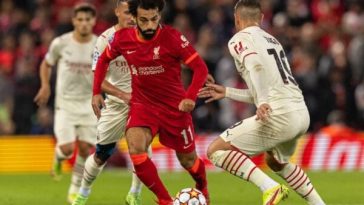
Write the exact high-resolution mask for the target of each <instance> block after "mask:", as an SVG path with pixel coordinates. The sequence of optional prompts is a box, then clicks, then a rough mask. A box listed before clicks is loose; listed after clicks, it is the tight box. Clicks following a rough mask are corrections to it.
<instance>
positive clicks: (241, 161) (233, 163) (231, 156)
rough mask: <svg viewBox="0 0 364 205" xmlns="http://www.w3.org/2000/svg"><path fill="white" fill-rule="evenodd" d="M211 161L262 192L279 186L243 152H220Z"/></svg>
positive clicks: (215, 153) (214, 154)
mask: <svg viewBox="0 0 364 205" xmlns="http://www.w3.org/2000/svg"><path fill="white" fill-rule="evenodd" d="M210 160H211V162H212V163H213V164H214V165H215V166H217V167H220V168H222V169H224V170H226V171H228V172H230V173H231V174H233V175H235V176H237V177H240V178H242V179H245V180H246V181H250V182H252V183H253V184H255V185H257V186H258V187H259V189H260V190H261V191H262V192H264V191H266V190H268V189H270V188H273V187H274V186H277V185H278V183H277V182H275V181H274V180H273V179H271V178H270V177H269V176H268V175H266V174H265V173H264V172H263V171H262V170H261V169H259V168H258V167H257V166H256V165H255V164H254V162H252V161H251V160H250V158H249V157H248V156H246V155H245V154H244V153H242V152H239V151H232V150H227V151H224V150H218V151H216V152H214V153H213V154H212V155H211V156H210Z"/></svg>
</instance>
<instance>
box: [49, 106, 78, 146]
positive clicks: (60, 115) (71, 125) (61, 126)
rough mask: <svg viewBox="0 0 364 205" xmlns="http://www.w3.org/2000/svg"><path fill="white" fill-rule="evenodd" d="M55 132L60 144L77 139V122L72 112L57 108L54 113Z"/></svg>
mask: <svg viewBox="0 0 364 205" xmlns="http://www.w3.org/2000/svg"><path fill="white" fill-rule="evenodd" d="M54 134H55V136H56V139H57V145H58V146H61V145H65V144H69V143H72V142H75V141H76V128H75V122H74V121H73V119H72V114H71V113H69V112H67V111H65V110H61V109H56V111H55V115H54Z"/></svg>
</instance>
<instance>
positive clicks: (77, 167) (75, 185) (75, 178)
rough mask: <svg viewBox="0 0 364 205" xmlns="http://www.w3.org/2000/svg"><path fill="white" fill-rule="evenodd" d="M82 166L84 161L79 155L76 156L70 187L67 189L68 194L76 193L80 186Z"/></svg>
mask: <svg viewBox="0 0 364 205" xmlns="http://www.w3.org/2000/svg"><path fill="white" fill-rule="evenodd" d="M84 166H85V160H84V159H83V157H81V156H80V155H77V156H76V161H75V164H74V166H73V171H72V177H71V185H70V187H69V189H68V194H73V193H78V191H79V189H80V186H81V180H82V174H83V169H84Z"/></svg>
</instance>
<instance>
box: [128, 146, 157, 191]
mask: <svg viewBox="0 0 364 205" xmlns="http://www.w3.org/2000/svg"><path fill="white" fill-rule="evenodd" d="M148 157H149V158H152V147H151V146H149V148H148ZM142 187H143V182H141V181H140V179H139V178H138V176H137V175H136V174H135V170H134V167H133V176H132V182H131V186H130V190H129V193H131V194H137V195H139V194H140V193H141V192H142Z"/></svg>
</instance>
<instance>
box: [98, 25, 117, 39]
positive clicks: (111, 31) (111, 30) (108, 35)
mask: <svg viewBox="0 0 364 205" xmlns="http://www.w3.org/2000/svg"><path fill="white" fill-rule="evenodd" d="M114 34H115V28H114V26H112V27H110V28H108V29H106V30H105V31H104V32H102V33H101V35H100V36H99V37H98V38H97V41H98V42H105V43H107V42H108V41H109V39H110V38H112V37H113V35H114Z"/></svg>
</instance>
